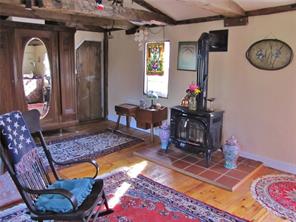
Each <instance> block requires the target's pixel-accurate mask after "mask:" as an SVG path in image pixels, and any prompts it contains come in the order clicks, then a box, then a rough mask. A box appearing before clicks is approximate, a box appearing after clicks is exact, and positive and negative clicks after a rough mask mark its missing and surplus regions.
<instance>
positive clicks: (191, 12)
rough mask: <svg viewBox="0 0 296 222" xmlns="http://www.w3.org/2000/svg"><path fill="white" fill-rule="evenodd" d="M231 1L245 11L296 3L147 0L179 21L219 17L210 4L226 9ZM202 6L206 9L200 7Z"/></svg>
mask: <svg viewBox="0 0 296 222" xmlns="http://www.w3.org/2000/svg"><path fill="white" fill-rule="evenodd" d="M126 1H127V2H128V3H127V5H129V7H137V6H135V5H136V4H135V3H133V4H131V0H126ZM229 1H233V2H235V3H236V4H237V5H238V6H240V7H241V8H242V9H243V10H244V11H250V10H256V9H262V8H269V7H276V6H281V5H288V4H295V3H296V0H146V2H147V3H149V4H150V5H152V6H153V7H155V8H157V9H158V10H160V11H162V12H163V13H165V14H167V15H168V16H170V17H172V18H173V19H175V20H178V21H179V20H184V19H192V18H200V17H208V16H215V15H219V13H217V12H215V10H214V11H213V10H207V9H205V8H207V6H208V4H215V5H218V6H222V5H223V4H224V5H225V7H227V4H228V2H229ZM198 2H199V3H198ZM201 2H202V3H201ZM201 4H202V5H204V6H205V7H200V6H201ZM223 7H224V6H223ZM137 8H138V7H137ZM138 9H139V8H138Z"/></svg>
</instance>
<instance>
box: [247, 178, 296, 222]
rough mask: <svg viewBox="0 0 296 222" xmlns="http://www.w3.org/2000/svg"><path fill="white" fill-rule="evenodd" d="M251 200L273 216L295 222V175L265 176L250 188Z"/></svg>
mask: <svg viewBox="0 0 296 222" xmlns="http://www.w3.org/2000/svg"><path fill="white" fill-rule="evenodd" d="M251 192H252V195H253V198H254V199H256V200H257V201H258V202H259V203H260V204H261V205H263V206H264V207H266V208H267V209H268V210H270V211H271V212H272V213H274V214H275V215H277V216H279V217H282V218H284V219H287V220H289V221H294V222H295V221H296V175H284V174H280V175H267V176H264V177H261V178H258V179H257V180H255V181H254V182H253V184H252V186H251Z"/></svg>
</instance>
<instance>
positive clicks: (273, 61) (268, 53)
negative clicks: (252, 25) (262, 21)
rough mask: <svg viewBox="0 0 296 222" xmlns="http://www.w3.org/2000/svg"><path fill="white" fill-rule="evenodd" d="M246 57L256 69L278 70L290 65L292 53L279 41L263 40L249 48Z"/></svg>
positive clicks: (287, 46) (286, 45)
mask: <svg viewBox="0 0 296 222" xmlns="http://www.w3.org/2000/svg"><path fill="white" fill-rule="evenodd" d="M246 57H247V59H248V60H249V62H250V63H251V64H252V65H253V66H255V67H256V68H258V69H263V70H279V69H282V68H284V67H286V66H287V65H289V64H290V62H291V61H292V58H293V51H292V49H291V47H290V46H289V45H288V44H287V43H285V42H283V41H281V40H278V39H263V40H260V41H258V42H255V43H254V44H253V45H251V46H250V47H249V49H248V50H247V52H246Z"/></svg>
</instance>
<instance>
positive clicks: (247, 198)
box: [46, 121, 284, 222]
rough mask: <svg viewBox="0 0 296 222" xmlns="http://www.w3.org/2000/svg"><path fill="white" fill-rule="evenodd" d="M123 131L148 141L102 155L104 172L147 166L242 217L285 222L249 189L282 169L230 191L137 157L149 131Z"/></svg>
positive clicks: (75, 171) (152, 174)
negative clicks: (260, 202) (258, 181)
mask: <svg viewBox="0 0 296 222" xmlns="http://www.w3.org/2000/svg"><path fill="white" fill-rule="evenodd" d="M114 126H115V124H114V123H113V122H110V121H103V122H97V123H92V124H84V125H80V126H77V127H72V128H69V129H67V130H65V131H63V133H62V136H63V137H68V136H71V135H73V134H77V135H79V134H82V133H84V132H93V131H96V130H101V129H105V128H112V127H114ZM120 130H121V131H123V132H125V133H128V134H131V135H133V136H137V137H141V138H143V139H144V140H145V142H144V143H143V144H141V145H136V146H134V147H131V148H127V149H123V150H120V151H118V152H115V153H112V154H109V155H107V156H104V157H100V158H98V159H97V162H98V163H99V165H100V174H104V173H108V172H110V171H112V170H114V169H118V168H121V167H133V166H139V165H141V166H142V165H143V166H145V167H144V169H143V170H142V172H141V173H142V174H144V175H145V176H147V177H149V178H152V179H153V180H155V181H157V182H159V183H161V184H163V185H166V186H168V187H171V188H173V189H175V190H177V191H179V192H183V193H185V194H187V195H189V196H191V197H193V198H196V199H198V200H201V201H203V202H205V203H207V204H210V205H212V206H214V207H217V208H219V209H222V210H225V211H227V212H230V213H232V214H235V215H237V216H239V217H242V218H245V219H248V220H250V221H264V222H278V221H284V220H283V219H281V218H279V217H276V216H274V215H273V214H271V213H270V212H268V211H267V210H266V209H264V208H263V207H261V205H260V204H258V203H257V202H256V201H255V200H254V199H253V198H252V196H251V193H250V189H249V188H250V185H251V183H252V181H253V180H254V179H255V178H257V177H260V176H263V175H266V174H276V173H281V172H279V171H277V170H275V169H271V168H268V167H263V168H262V169H260V170H259V171H258V172H257V173H256V174H255V175H253V176H252V177H251V178H250V179H248V180H247V181H246V182H245V183H244V184H243V185H242V186H241V187H239V188H238V189H237V190H236V191H235V192H229V191H226V190H224V189H221V188H218V187H215V186H213V185H210V184H207V183H204V182H201V181H199V180H196V179H193V178H191V177H188V176H185V175H183V174H180V173H178V172H176V171H173V170H170V169H168V168H165V167H162V166H159V165H157V164H155V163H152V162H149V161H146V160H144V159H142V158H139V157H136V156H134V155H133V152H134V151H136V150H138V149H142V148H143V147H147V146H149V144H150V142H149V138H150V137H149V134H147V133H146V132H143V131H139V130H135V129H127V128H126V127H123V126H121V127H120ZM57 137H59V136H57V135H56V134H52V135H47V136H46V138H47V139H48V140H51V139H56V138H57ZM157 142H158V141H157V140H156V142H155V143H157ZM150 145H151V144H150ZM137 164H138V165H137ZM90 171H91V168H90V167H88V166H87V165H79V166H77V165H76V166H74V167H69V168H65V169H62V170H61V171H60V173H61V175H63V176H65V177H69V178H72V177H81V176H87V175H89V173H90Z"/></svg>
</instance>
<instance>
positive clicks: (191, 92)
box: [186, 83, 201, 97]
mask: <svg viewBox="0 0 296 222" xmlns="http://www.w3.org/2000/svg"><path fill="white" fill-rule="evenodd" d="M186 93H187V97H192V96H193V97H195V96H197V95H198V94H200V93H201V90H200V88H199V86H198V85H197V84H196V83H191V84H190V85H189V87H188V89H187V90H186Z"/></svg>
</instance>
